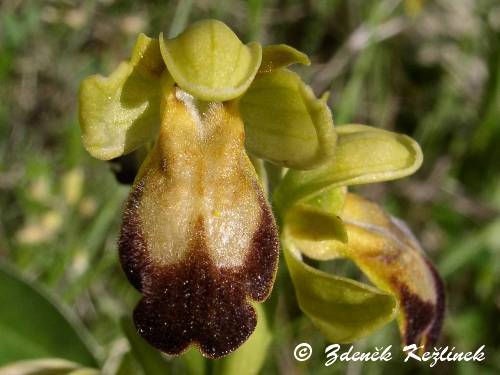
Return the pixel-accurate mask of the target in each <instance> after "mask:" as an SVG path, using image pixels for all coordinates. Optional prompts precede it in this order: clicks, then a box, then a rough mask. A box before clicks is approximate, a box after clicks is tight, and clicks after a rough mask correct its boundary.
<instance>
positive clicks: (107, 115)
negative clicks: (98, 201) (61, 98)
mask: <svg viewBox="0 0 500 375" xmlns="http://www.w3.org/2000/svg"><path fill="white" fill-rule="evenodd" d="M133 51H134V52H133V54H132V58H131V60H130V61H126V62H122V63H121V64H120V65H119V66H118V68H117V69H116V70H115V71H113V72H112V73H111V75H110V76H109V77H103V76H101V75H93V76H90V77H88V78H86V79H85V80H83V81H82V83H81V86H80V93H79V119H80V128H81V131H82V141H83V145H84V147H85V149H86V150H87V151H88V152H89V153H90V154H91V155H92V156H94V157H95V158H97V159H101V160H110V159H113V158H116V157H118V156H121V155H124V154H127V153H129V152H132V151H134V150H135V149H137V148H138V147H140V146H142V145H143V144H144V143H146V142H147V141H149V140H151V139H152V138H154V136H155V135H156V133H157V132H158V129H159V125H160V79H159V78H160V76H161V74H162V72H163V71H164V69H165V65H164V64H163V60H162V59H161V55H160V49H159V43H158V40H155V39H151V38H148V37H147V36H146V35H144V34H141V35H139V37H138V39H137V42H136V45H135V47H134V50H133Z"/></svg>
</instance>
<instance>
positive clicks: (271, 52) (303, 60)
mask: <svg viewBox="0 0 500 375" xmlns="http://www.w3.org/2000/svg"><path fill="white" fill-rule="evenodd" d="M292 64H303V65H310V64H311V61H310V60H309V57H307V55H306V54H305V53H303V52H300V51H299V50H297V49H295V48H293V47H291V46H289V45H288V44H272V45H269V46H264V47H263V48H262V63H261V64H260V67H259V74H260V73H269V72H272V71H273V70H276V69H279V68H286V67H287V66H290V65H292Z"/></svg>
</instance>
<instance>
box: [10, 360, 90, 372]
mask: <svg viewBox="0 0 500 375" xmlns="http://www.w3.org/2000/svg"><path fill="white" fill-rule="evenodd" d="M99 374H100V372H99V371H97V370H95V369H90V368H82V366H81V365H79V364H78V363H74V362H70V361H66V360H64V359H59V358H44V359H35V360H29V361H19V362H14V363H11V364H9V365H7V366H4V367H1V368H0V375H99Z"/></svg>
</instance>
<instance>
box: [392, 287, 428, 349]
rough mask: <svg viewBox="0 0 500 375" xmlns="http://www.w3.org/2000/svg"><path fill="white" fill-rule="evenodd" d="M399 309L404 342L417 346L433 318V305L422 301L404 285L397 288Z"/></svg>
mask: <svg viewBox="0 0 500 375" xmlns="http://www.w3.org/2000/svg"><path fill="white" fill-rule="evenodd" d="M399 294H400V304H401V309H402V310H403V311H404V316H405V329H404V341H405V344H406V345H409V344H417V345H418V344H419V343H420V340H421V337H422V334H423V333H424V332H425V330H426V329H427V327H428V326H429V324H430V323H431V322H432V320H433V317H434V304H432V303H431V302H426V301H424V300H422V299H421V298H420V297H419V296H418V295H416V294H414V293H412V292H411V291H410V290H409V289H408V288H407V287H406V286H405V285H400V286H399Z"/></svg>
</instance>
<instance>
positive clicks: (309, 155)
mask: <svg viewBox="0 0 500 375" xmlns="http://www.w3.org/2000/svg"><path fill="white" fill-rule="evenodd" d="M240 111H241V115H242V118H243V122H244V123H245V136H246V146H247V148H248V149H249V150H250V152H251V153H253V154H254V155H256V156H258V157H260V158H263V159H267V160H269V161H271V162H273V163H275V164H278V165H281V166H285V167H291V168H297V169H310V168H314V167H317V166H319V165H321V164H322V163H325V162H326V161H328V160H330V159H331V158H332V156H333V154H334V151H335V140H336V135H335V131H334V128H333V120H332V114H331V112H330V110H329V109H328V106H327V105H326V103H325V101H324V100H322V99H317V98H316V97H315V96H314V93H313V92H312V90H311V88H310V87H308V86H307V85H306V84H304V82H303V81H302V80H301V78H300V77H299V76H298V75H297V74H295V73H294V72H292V71H290V70H287V69H279V70H275V71H273V72H271V73H265V74H259V75H258V76H257V77H256V78H255V80H254V82H253V83H252V85H251V86H250V88H249V89H248V90H247V92H246V93H245V94H244V95H243V96H242V97H241V99H240Z"/></svg>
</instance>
